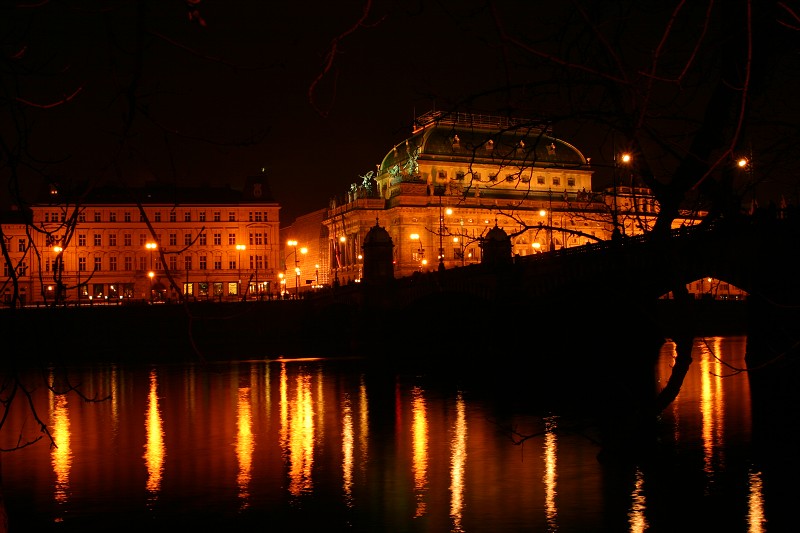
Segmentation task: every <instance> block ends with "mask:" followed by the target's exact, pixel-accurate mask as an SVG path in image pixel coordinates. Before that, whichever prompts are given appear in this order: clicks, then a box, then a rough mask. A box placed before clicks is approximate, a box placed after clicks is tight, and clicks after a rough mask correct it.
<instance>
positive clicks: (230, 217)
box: [228, 211, 236, 222]
mask: <svg viewBox="0 0 800 533" xmlns="http://www.w3.org/2000/svg"><path fill="white" fill-rule="evenodd" d="M228 222H236V212H235V211H228Z"/></svg>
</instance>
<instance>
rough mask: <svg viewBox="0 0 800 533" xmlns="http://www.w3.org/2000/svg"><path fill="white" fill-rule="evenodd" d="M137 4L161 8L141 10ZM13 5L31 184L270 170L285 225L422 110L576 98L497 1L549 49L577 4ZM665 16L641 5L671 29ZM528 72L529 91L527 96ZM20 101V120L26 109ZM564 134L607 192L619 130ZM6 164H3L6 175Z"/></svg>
mask: <svg viewBox="0 0 800 533" xmlns="http://www.w3.org/2000/svg"><path fill="white" fill-rule="evenodd" d="M586 4H594V3H593V2H586ZM596 4H597V7H596V8H597V9H600V11H599V12H598V13H604V14H606V15H607V16H610V17H613V16H615V14H614V13H613V12H611V13H610V10H609V9H608V8H607V7H608V6H607V5H606V3H605V2H599V3H596ZM139 5H144V6H146V12H144V14H143V15H141V16H140V13H139V12H137V11H136V9H137V6H139ZM4 6H5V7H0V34H2V35H3V36H4V37H5V39H4V43H5V44H4V45H3V67H4V70H5V72H4V75H3V79H4V82H3V83H4V87H5V95H4V96H3V95H0V102H3V101H4V100H3V99H7V100H5V105H3V106H2V107H0V111H1V112H2V113H3V115H2V119H1V120H0V128H2V129H0V133H2V135H3V143H4V145H5V149H4V150H3V154H9V153H13V154H19V155H18V157H19V158H20V160H22V161H23V163H22V164H20V165H19V166H18V167H17V168H18V169H19V174H20V177H21V181H22V183H23V188H28V189H34V188H35V185H36V184H39V183H41V182H42V180H43V179H57V180H61V181H71V180H82V179H83V180H94V181H97V182H106V183H121V184H141V183H144V182H147V181H153V180H155V181H157V182H160V183H176V184H180V185H202V184H213V185H219V184H230V185H231V186H233V187H239V186H241V184H242V183H243V182H244V179H245V178H246V177H247V176H248V175H252V174H255V173H260V172H261V169H262V168H264V169H265V172H266V173H267V175H268V176H270V178H271V183H272V189H273V194H274V196H275V199H276V200H277V201H278V202H279V203H280V204H281V205H282V206H283V207H282V211H281V219H282V224H284V225H285V224H289V223H291V221H292V220H293V219H294V218H295V217H296V216H297V215H300V214H303V213H306V212H309V211H312V210H315V209H319V208H322V207H325V206H326V205H327V203H328V200H329V199H330V198H331V197H333V196H337V195H341V194H343V193H344V192H345V191H346V190H347V188H348V187H349V185H350V184H351V183H353V182H357V181H360V176H361V175H363V174H365V173H367V172H369V171H370V170H374V169H375V167H376V165H378V164H379V163H380V162H381V160H382V159H383V157H384V155H385V154H386V153H387V152H388V151H389V150H390V149H391V147H392V146H393V145H394V144H395V143H397V142H400V141H402V140H403V139H405V138H406V137H407V136H408V135H409V134H410V131H411V125H412V120H413V117H414V116H415V115H419V114H422V113H424V112H426V111H429V110H431V109H440V110H449V109H454V108H456V109H458V110H474V111H478V112H499V113H504V112H506V110H508V109H513V112H512V113H511V114H512V115H515V116H518V115H526V112H531V113H535V114H536V115H537V116H544V115H550V114H552V115H553V117H549V116H548V117H546V118H554V117H555V118H558V116H559V113H560V112H562V110H560V109H559V108H558V107H557V106H553V105H551V104H550V103H551V102H558V101H559V99H562V100H561V101H566V100H564V98H565V95H564V94H559V93H558V88H557V84H556V85H552V84H551V85H550V86H548V87H546V88H545V87H544V86H542V87H541V88H539V87H537V86H536V84H535V83H531V82H532V81H534V82H535V78H536V75H537V74H535V73H537V72H541V73H542V76H543V79H544V78H545V77H546V76H548V75H550V74H551V73H550V72H545V71H542V70H538V67H535V66H534V63H533V62H529V59H530V58H525V57H524V56H522V55H518V56H513V55H509V54H508V49H507V48H505V49H504V48H502V47H500V46H498V45H497V42H498V29H497V28H496V27H495V24H494V20H493V18H492V16H491V15H492V13H491V10H490V6H495V7H497V6H500V9H501V10H502V14H503V17H504V20H506V21H508V22H509V24H510V26H509V28H507V29H512V30H515V31H516V32H519V34H526V35H527V36H528V37H529V38H530V39H531V41H532V42H534V41H536V39H537V38H538V37H539V35H542V38H543V39H545V38H547V37H548V36H547V35H545V34H546V33H547V32H551V33H550V35H549V37H551V38H552V36H553V33H552V32H555V33H556V34H557V31H556V30H557V28H558V21H559V20H560V19H559V17H562V16H564V13H565V12H564V11H557V9H558V8H557V6H554V5H553V4H552V3H551V2H517V1H512V0H501V1H499V2H496V3H491V2H489V3H487V2H485V1H483V0H466V1H447V0H443V1H435V2H434V1H427V0H418V1H411V2H409V1H399V0H397V1H395V0H373V1H370V0H348V1H341V2H330V1H321V0H308V1H305V2H267V1H264V0H237V1H226V0H182V1H179V0H162V1H157V2H156V1H150V2H134V1H131V0H119V1H117V2H108V1H105V0H103V1H101V0H97V1H86V2H61V1H50V2H41V3H33V4H31V5H30V7H20V6H21V4H15V5H9V4H4ZM641 9H645V8H641ZM665 9H666V10H665V11H663V12H661V13H644V15H652V16H653V17H654V18H656V19H659V20H661V21H662V22H663V20H664V15H665V14H668V13H669V9H670V8H669V6H667V7H666V8H665ZM698 9H699V8H698ZM703 9H704V8H703ZM645 11H647V10H646V9H645ZM365 13H366V14H365ZM360 20H361V22H362V23H361V24H360V25H359V24H358V23H359V21H360ZM643 20H644V19H643ZM643 24H644V23H643ZM692 29H693V26H692V25H691V24H688V25H686V27H685V28H683V29H681V31H691V30H692ZM639 31H642V32H643V33H641V34H639V35H632V41H633V42H634V43H638V42H639V40H640V38H643V37H645V36H647V32H648V30H647V27H646V26H642V27H641V28H640V29H639ZM576 39H580V35H579V34H576ZM543 42H544V41H543ZM575 42H576V43H577V42H579V41H578V40H576V41H575ZM334 43H335V44H336V52H337V53H336V55H335V56H334V57H333V59H332V61H331V62H330V63H328V62H327V61H328V59H329V57H328V54H329V53H330V52H331V50H332V49H333V45H334ZM566 44H567V45H569V44H570V42H569V41H566ZM646 46H651V44H647V45H646ZM137 49H139V50H142V53H141V54H136V53H135V51H136V50H137ZM710 49H718V47H717V48H714V47H713V46H711V47H710ZM643 50H644V47H643ZM645 51H647V50H645ZM640 52H642V50H638V51H637V53H640ZM785 71H786V72H789V73H790V74H791V73H792V72H794V71H793V70H792V68H791V66H789V67H785ZM783 74H784V73H783V72H781V75H783ZM521 80H524V81H525V82H526V83H528V84H529V85H527V86H526V87H525V88H523V89H521V90H520V89H519V87H520V83H519V82H520V81H521ZM551 81H552V80H551ZM554 86H555V87H556V89H555V90H554V89H553V87H554ZM503 87H506V88H508V87H516V88H517V91H516V92H515V93H514V94H512V92H511V91H506V90H504V89H503ZM312 88H313V98H312V97H311V96H310V94H309V91H310V90H311V89H312ZM498 89H500V90H498ZM130 95H135V99H131V98H129V96H130ZM520 95H521V96H522V98H523V99H521V98H520ZM63 100H67V101H63ZM9 101H13V102H15V103H16V104H17V105H18V108H17V109H20V110H21V112H13V113H12V111H11V110H12V108H13V106H9V105H7V104H8V102H9ZM62 101H63V102H62ZM59 102H61V103H60V104H59V105H55V104H57V103H59ZM19 104H22V105H19ZM573 104H574V103H573ZM795 107H796V106H795ZM795 112H796V109H795ZM131 117H132V120H131ZM769 131H774V128H771V129H770V130H769ZM555 134H556V135H557V136H559V137H561V138H563V139H565V140H567V141H568V142H572V143H573V144H575V145H576V146H577V147H578V148H579V149H580V150H581V151H582V152H583V153H584V154H585V155H586V156H587V157H590V158H592V161H593V164H597V165H598V167H597V170H598V176H599V181H600V182H601V183H600V184H602V180H603V167H602V165H603V164H604V162H605V163H606V164H607V163H608V161H609V159H610V150H609V146H610V142H611V141H610V139H609V138H608V136H603V134H598V131H597V130H593V131H586V130H584V129H581V128H580V127H578V126H576V127H575V128H564V127H560V128H557V129H556V131H555ZM782 137H783V138H786V135H785V134H782ZM783 149H784V150H785V149H786V147H785V146H784V147H783ZM604 156H605V157H604ZM6 157H7V156H6ZM795 159H796V158H795ZM7 161H8V159H3V160H0V163H2V164H3V167H2V170H3V179H4V180H7V179H8V177H9V173H8V166H7V165H5V163H6V162H7ZM597 187H598V186H597V185H596V186H595V188H597ZM3 189H4V191H3V193H4V194H5V192H6V191H5V189H6V187H4V188H3Z"/></svg>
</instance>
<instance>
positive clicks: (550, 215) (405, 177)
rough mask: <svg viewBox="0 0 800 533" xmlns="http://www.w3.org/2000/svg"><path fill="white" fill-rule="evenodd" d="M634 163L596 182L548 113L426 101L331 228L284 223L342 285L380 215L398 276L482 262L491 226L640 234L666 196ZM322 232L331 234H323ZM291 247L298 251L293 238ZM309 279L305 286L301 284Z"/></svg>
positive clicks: (358, 268) (557, 239)
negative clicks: (427, 106) (470, 110)
mask: <svg viewBox="0 0 800 533" xmlns="http://www.w3.org/2000/svg"><path fill="white" fill-rule="evenodd" d="M630 163H631V162H630V160H629V159H628V158H627V157H626V158H623V157H620V158H619V164H618V165H617V163H616V161H615V168H614V169H613V171H614V183H613V186H612V187H610V188H607V189H605V190H603V191H600V192H597V191H594V190H593V187H592V177H593V174H594V169H593V168H592V166H591V164H590V161H589V160H588V159H587V158H586V157H585V156H584V155H583V154H582V153H581V152H580V151H579V150H578V149H577V148H576V147H575V146H573V145H571V144H570V143H568V142H566V141H564V140H562V139H558V138H556V137H555V136H553V135H552V132H551V131H550V130H549V129H548V128H547V127H546V126H544V125H540V124H534V123H531V122H529V121H526V120H523V119H509V118H506V117H497V116H487V115H475V114H443V113H439V112H432V113H427V114H425V115H423V116H421V117H418V118H417V120H416V121H415V124H414V128H413V129H412V132H411V135H410V136H409V137H408V138H407V139H406V140H405V141H403V142H401V143H400V144H398V145H396V146H394V147H393V148H392V149H391V150H390V151H389V153H387V154H386V156H385V157H384V159H383V161H382V162H381V164H380V165H378V168H377V169H376V170H375V171H373V172H369V173H367V174H366V175H364V176H361V181H360V183H353V184H351V186H350V188H349V190H348V191H347V193H346V194H345V195H343V196H342V197H340V198H337V199H334V200H331V201H330V203H329V206H328V208H327V209H325V210H324V211H323V213H322V216H321V224H322V226H323V229H322V231H320V230H319V229H318V228H317V227H316V226H315V225H313V224H311V225H308V224H305V225H297V226H293V227H290V228H285V229H284V230H283V232H284V234H285V235H287V237H288V240H287V239H284V240H286V241H287V242H290V243H297V244H296V245H295V249H296V248H297V247H298V246H299V247H300V249H301V250H302V249H305V250H306V252H307V253H302V254H300V255H297V254H295V256H296V257H300V259H299V260H300V262H305V263H306V265H308V264H329V265H330V268H329V272H327V273H326V278H327V282H328V283H330V284H332V285H335V284H347V283H358V282H360V281H361V279H362V277H363V245H364V239H365V237H366V236H367V234H368V233H369V231H370V230H371V229H372V228H373V227H374V226H376V224H377V225H379V226H381V227H383V228H385V229H386V230H387V232H388V234H389V236H390V237H391V239H392V243H393V245H394V247H393V254H394V259H393V262H394V275H395V277H405V276H409V275H412V274H413V273H414V272H419V271H423V272H424V271H432V270H436V269H439V268H445V269H449V268H454V267H458V266H465V265H469V264H473V263H480V262H481V261H482V259H483V258H482V253H483V250H482V248H481V244H482V243H483V242H484V240H485V238H486V237H487V235H488V234H489V232H490V231H492V230H493V229H494V228H499V229H502V230H503V231H504V232H505V234H507V235H509V236H510V237H511V254H512V255H513V256H525V255H530V254H536V253H542V252H547V251H551V250H559V249H562V248H569V247H574V246H582V245H584V244H588V243H592V242H597V241H601V240H608V239H611V238H612V236H613V235H614V234H615V233H619V235H620V237H622V238H624V237H625V236H634V235H640V234H642V233H644V232H646V231H648V230H649V229H651V227H652V225H653V224H654V223H655V219H656V216H657V214H658V204H657V202H656V200H655V198H654V196H653V195H652V193H651V191H650V190H649V189H647V188H645V187H643V186H641V185H640V184H638V183H637V181H636V179H635V178H634V174H633V171H632V170H631V168H630V167H629V166H628V165H630ZM700 216H701V215H696V214H691V213H686V214H685V216H684V217H682V218H680V219H678V220H676V221H675V222H674V225H675V227H676V228H677V227H679V226H681V225H693V224H695V223H697V222H698V221H699V220H700ZM615 229H616V231H615ZM289 234H291V236H289ZM324 239H326V240H327V245H324V244H317V242H321V241H322V240H324ZM310 243H314V245H313V246H314V247H316V248H317V249H318V252H317V254H314V253H312V252H311V250H312V248H311V244H310ZM284 247H285V248H286V249H285V252H284V253H285V256H287V257H290V256H291V253H292V247H291V246H289V247H287V245H286V243H285V242H284ZM290 262H291V261H290ZM290 267H291V265H289V264H287V265H286V268H287V272H289V271H290V270H291V268H290ZM307 269H308V266H306V267H305V269H301V271H302V270H307ZM288 275H291V272H289V273H288V274H287V276H288ZM711 286H713V287H714V288H715V290H714V291H713V292H714V294H715V295H716V296H718V297H725V298H728V297H730V298H732V299H737V298H740V297H742V292H741V291H740V290H739V289H737V288H735V287H733V286H729V285H727V284H724V283H721V282H719V281H718V280H711V281H709V280H707V279H704V280H698V281H697V282H696V283H693V284H691V285H690V287H689V290H690V291H692V292H695V293H696V294H698V295H700V294H708V293H709V292H710V289H709V287H711ZM309 288H310V286H309V285H308V284H305V285H304V284H302V283H301V284H300V286H299V290H300V291H301V292H302V291H303V290H308V289H309Z"/></svg>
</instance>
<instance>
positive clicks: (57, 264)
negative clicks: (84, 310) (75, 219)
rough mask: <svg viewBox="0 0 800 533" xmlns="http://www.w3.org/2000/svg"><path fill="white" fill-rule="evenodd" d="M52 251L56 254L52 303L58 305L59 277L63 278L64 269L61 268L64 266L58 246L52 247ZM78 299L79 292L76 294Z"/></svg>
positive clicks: (61, 250) (60, 248)
mask: <svg viewBox="0 0 800 533" xmlns="http://www.w3.org/2000/svg"><path fill="white" fill-rule="evenodd" d="M53 251H54V252H55V253H56V260H55V261H54V262H53V278H54V279H55V280H56V294H55V297H54V301H55V302H56V304H58V299H59V297H60V296H61V294H60V292H61V285H62V283H61V277H62V276H63V271H64V269H63V268H61V267H62V265H63V264H64V256H63V255H61V254H62V252H63V251H64V248H62V247H61V246H59V245H55V246H53ZM78 297H79V298H80V292H79V293H78Z"/></svg>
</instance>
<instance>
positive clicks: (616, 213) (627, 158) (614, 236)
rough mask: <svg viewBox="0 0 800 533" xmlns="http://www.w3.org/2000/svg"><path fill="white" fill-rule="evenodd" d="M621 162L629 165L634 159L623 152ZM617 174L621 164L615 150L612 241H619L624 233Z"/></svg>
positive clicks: (620, 156)
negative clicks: (621, 221)
mask: <svg viewBox="0 0 800 533" xmlns="http://www.w3.org/2000/svg"><path fill="white" fill-rule="evenodd" d="M619 160H620V162H621V163H622V164H624V165H628V164H630V162H631V160H632V157H631V154H629V153H626V152H623V153H621V154H619ZM617 172H619V164H618V163H617V152H616V149H615V150H614V173H613V175H612V182H613V183H612V187H613V194H614V196H613V206H612V224H613V228H612V230H611V238H612V240H615V239H619V238H620V237H622V232H621V231H620V228H619V211H618V207H617V192H618V190H617V189H618V188H619V183H618V178H617Z"/></svg>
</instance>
